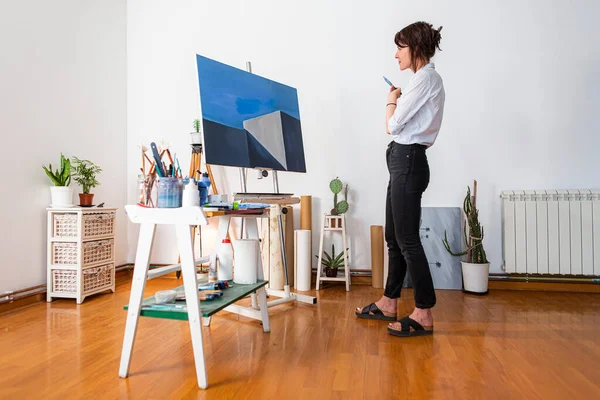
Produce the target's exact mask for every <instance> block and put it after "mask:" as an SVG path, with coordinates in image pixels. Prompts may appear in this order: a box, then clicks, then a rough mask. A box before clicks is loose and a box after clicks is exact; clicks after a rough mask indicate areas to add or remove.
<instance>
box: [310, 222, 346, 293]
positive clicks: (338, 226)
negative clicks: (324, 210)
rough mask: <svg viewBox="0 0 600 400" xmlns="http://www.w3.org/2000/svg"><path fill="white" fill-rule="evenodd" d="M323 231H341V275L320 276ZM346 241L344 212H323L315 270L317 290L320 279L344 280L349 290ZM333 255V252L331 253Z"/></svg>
mask: <svg viewBox="0 0 600 400" xmlns="http://www.w3.org/2000/svg"><path fill="white" fill-rule="evenodd" d="M325 232H341V233H342V242H343V251H344V276H343V277H335V278H329V277H327V276H321V274H322V273H323V264H321V262H322V261H323V241H324V240H325ZM347 247H348V246H347V241H346V217H345V215H344V214H342V215H330V214H325V215H324V217H323V226H322V227H321V240H320V242H319V267H318V270H317V290H319V286H320V283H321V281H337V282H346V291H347V292H348V291H350V266H349V265H348V252H347V250H346V248H347ZM331 256H332V257H333V254H332V255H331Z"/></svg>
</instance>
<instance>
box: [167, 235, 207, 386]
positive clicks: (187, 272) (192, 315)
mask: <svg viewBox="0 0 600 400" xmlns="http://www.w3.org/2000/svg"><path fill="white" fill-rule="evenodd" d="M175 229H176V230H177V243H178V244H179V254H180V255H181V275H182V276H183V286H184V289H185V302H186V305H187V310H188V320H189V321H188V322H189V325H190V333H191V335H192V347H193V349H194V361H195V363H196V376H197V378H198V386H200V388H201V389H206V388H207V387H208V380H207V377H206V364H205V360H204V343H203V341H202V318H201V316H200V300H199V295H198V278H197V277H196V266H195V265H194V248H193V246H192V237H191V236H190V226H189V225H181V224H178V225H177V226H176V227H175Z"/></svg>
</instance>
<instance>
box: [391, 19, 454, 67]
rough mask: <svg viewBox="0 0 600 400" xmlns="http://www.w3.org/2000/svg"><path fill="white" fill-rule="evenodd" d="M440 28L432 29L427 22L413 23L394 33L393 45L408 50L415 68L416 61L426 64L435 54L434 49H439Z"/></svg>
mask: <svg viewBox="0 0 600 400" xmlns="http://www.w3.org/2000/svg"><path fill="white" fill-rule="evenodd" d="M441 30H442V27H441V26H440V27H439V28H438V29H433V25H431V24H429V23H427V22H422V21H419V22H415V23H414V24H410V25H408V26H406V27H405V28H404V29H402V30H401V31H400V32H398V33H396V36H395V37H394V43H396V46H398V47H400V48H404V47H408V48H409V49H410V58H411V62H412V67H413V68H416V63H417V61H421V62H422V63H423V64H427V63H428V62H429V60H430V59H431V57H433V55H434V54H435V49H436V48H438V49H439V50H442V49H440V40H441V39H442V35H441V34H440V31H441Z"/></svg>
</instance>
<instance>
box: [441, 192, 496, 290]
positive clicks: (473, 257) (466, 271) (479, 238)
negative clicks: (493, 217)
mask: <svg viewBox="0 0 600 400" xmlns="http://www.w3.org/2000/svg"><path fill="white" fill-rule="evenodd" d="M476 200H477V181H475V182H474V185H473V196H471V188H469V187H467V195H466V196H465V200H464V202H463V211H464V213H465V217H466V223H465V245H466V247H467V248H466V250H464V251H462V252H460V253H455V252H453V251H452V250H451V249H450V244H449V243H448V237H447V236H446V233H444V239H443V240H442V242H443V243H444V247H445V248H446V250H447V251H448V253H450V254H452V255H453V256H458V257H462V256H464V255H466V256H467V260H466V261H461V264H462V273H463V286H464V291H465V292H467V293H474V294H486V293H487V292H488V281H489V276H490V263H489V261H488V259H487V256H486V254H485V249H484V248H483V227H482V226H481V224H480V223H479V211H478V210H477V208H476V207H475V205H476ZM467 226H468V229H469V232H468V235H467Z"/></svg>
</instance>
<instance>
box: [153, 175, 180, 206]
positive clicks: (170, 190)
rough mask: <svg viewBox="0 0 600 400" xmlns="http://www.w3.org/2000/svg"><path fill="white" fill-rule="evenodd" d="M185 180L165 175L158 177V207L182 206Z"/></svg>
mask: <svg viewBox="0 0 600 400" xmlns="http://www.w3.org/2000/svg"><path fill="white" fill-rule="evenodd" d="M182 195H183V180H182V179H180V178H176V177H172V176H165V177H162V178H158V208H177V207H181V199H182Z"/></svg>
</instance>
